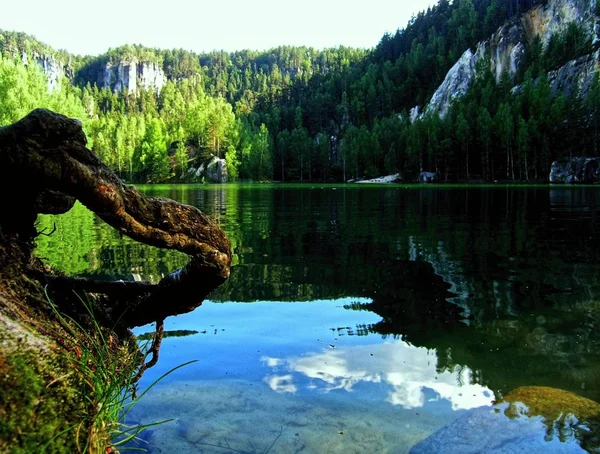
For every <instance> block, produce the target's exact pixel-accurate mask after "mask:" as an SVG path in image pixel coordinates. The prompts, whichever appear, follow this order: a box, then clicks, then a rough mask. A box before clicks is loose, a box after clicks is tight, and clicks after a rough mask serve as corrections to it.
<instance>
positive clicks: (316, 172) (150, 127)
mask: <svg viewBox="0 0 600 454" xmlns="http://www.w3.org/2000/svg"><path fill="white" fill-rule="evenodd" d="M539 3H544V2H539V1H523V0H455V1H453V2H450V1H448V0H439V2H438V3H437V5H435V6H433V7H431V8H429V9H428V10H427V11H423V12H421V13H419V14H417V15H416V16H414V17H413V18H412V19H411V21H410V22H409V23H408V24H407V25H406V26H405V27H404V28H402V29H398V30H397V32H396V33H395V34H385V35H384V36H383V37H382V38H381V40H380V42H379V43H377V44H376V45H375V46H374V48H372V49H353V48H348V47H337V48H332V49H324V50H316V49H313V48H308V47H286V46H282V47H278V48H274V49H270V50H266V51H253V50H243V51H237V52H232V53H226V52H218V51H215V52H211V53H207V54H196V53H193V52H190V51H185V50H182V49H179V50H177V49H174V50H160V49H149V48H145V47H142V46H139V45H133V46H131V45H128V46H123V47H119V48H117V49H110V50H109V51H108V52H107V53H106V54H104V55H102V56H99V57H90V56H74V55H70V54H68V53H67V52H66V51H58V52H57V51H54V50H53V49H51V48H49V47H48V46H46V45H44V44H43V43H40V42H39V41H37V40H35V39H34V38H33V37H31V36H28V35H25V34H23V33H18V32H0V54H1V57H0V124H2V125H4V124H10V123H12V122H14V121H16V120H17V119H19V118H21V117H22V116H24V115H25V114H27V113H28V112H29V111H30V110H32V109H33V108H35V107H48V108H50V109H53V110H55V111H57V112H61V113H63V114H65V115H68V116H71V117H76V118H79V119H81V120H82V122H83V126H84V130H85V132H86V134H87V137H88V141H89V147H90V148H91V149H92V150H93V151H94V152H96V153H97V154H98V155H99V156H100V157H101V158H102V159H103V160H104V162H105V163H107V164H108V165H109V166H110V167H111V168H112V169H113V170H114V171H115V172H117V173H118V175H119V176H120V177H121V178H123V179H125V180H127V181H130V182H142V183H159V182H180V181H192V180H191V178H192V177H191V173H190V169H192V168H196V167H198V166H199V165H200V163H201V162H204V161H206V160H207V159H208V158H210V157H211V156H217V157H219V158H224V159H225V161H226V166H227V171H228V179H229V181H238V180H241V181H300V182H308V181H310V182H339V181H347V180H349V179H360V178H373V177H377V176H380V175H387V174H394V173H400V174H401V175H402V176H403V178H404V180H405V181H415V180H416V179H417V178H418V176H419V174H420V173H421V172H422V171H429V172H436V173H437V175H438V178H439V180H440V181H444V182H456V181H515V182H536V181H538V182H543V181H547V179H548V174H549V170H550V165H551V163H552V161H553V160H555V159H557V158H560V157H564V156H580V155H586V156H596V155H597V154H598V133H599V132H598V124H599V119H598V106H599V105H600V82H599V80H598V76H596V78H595V81H594V83H593V85H592V88H591V90H590V92H589V94H588V96H587V97H586V98H585V99H579V98H575V97H573V98H568V97H566V96H563V95H556V94H554V93H553V92H552V90H551V87H550V85H549V83H548V81H547V78H546V77H545V75H546V73H547V72H548V71H549V70H552V69H556V68H558V67H560V66H561V65H563V64H564V63H565V62H567V61H569V60H571V59H573V58H576V57H578V56H581V55H585V54H587V53H589V52H590V51H592V50H594V49H595V47H594V44H593V43H592V38H591V37H590V36H589V33H587V32H586V31H585V30H584V29H583V28H582V27H581V26H580V25H577V24H575V23H573V24H571V25H570V26H569V27H568V28H567V30H566V31H565V32H563V33H560V34H558V35H555V36H553V37H552V39H551V41H550V43H549V44H548V45H547V46H542V44H541V41H540V40H539V38H534V39H533V40H532V42H531V43H529V44H528V46H527V48H526V49H525V56H524V59H525V62H524V64H523V65H522V68H523V69H522V70H520V71H519V72H518V74H516V75H515V76H514V77H512V78H511V77H509V76H508V75H506V77H503V78H501V80H500V81H499V82H497V81H496V78H495V77H494V75H493V74H492V73H491V71H490V70H489V68H487V67H486V66H485V65H481V67H479V68H478V69H477V77H476V80H475V83H474V84H473V85H472V86H471V88H470V89H469V91H468V92H467V94H466V95H465V96H464V97H462V98H460V99H459V100H457V101H456V102H454V103H453V104H452V105H451V106H450V109H449V112H448V114H447V115H445V116H444V117H443V118H440V116H438V115H423V116H420V117H418V118H416V119H412V120H411V118H410V110H411V109H412V108H413V107H414V106H424V105H426V104H427V102H428V101H429V99H430V98H431V96H432V94H433V93H434V91H435V90H436V88H437V87H438V86H439V85H440V83H441V82H442V81H443V79H444V77H445V75H446V73H447V72H448V70H449V69H450V68H451V67H452V65H453V64H454V63H455V62H456V61H457V59H458V58H459V57H460V56H461V55H462V54H463V52H464V51H465V50H466V49H469V48H471V49H474V48H475V47H476V45H477V43H478V42H480V41H481V40H483V39H485V38H487V37H489V36H490V35H491V34H492V33H493V32H494V31H495V30H496V29H497V28H498V27H499V26H500V25H502V24H503V23H504V22H505V21H507V20H510V19H511V18H514V17H515V16H516V15H519V14H521V13H522V12H523V11H526V10H527V9H528V8H531V7H534V6H535V5H537V4H539ZM23 53H26V54H28V55H48V54H50V55H52V56H53V57H54V58H56V59H61V60H62V61H66V60H67V59H68V61H69V65H70V66H69V68H70V72H71V73H72V74H70V76H71V77H70V79H69V80H64V81H63V82H62V83H61V84H60V88H59V89H55V90H50V91H49V90H48V87H47V83H46V77H45V75H44V74H43V73H42V71H41V70H40V68H39V67H38V65H32V64H29V65H27V64H25V63H24V62H23V58H22V54H23ZM132 58H135V59H137V61H152V62H156V63H157V64H158V66H159V67H160V68H162V70H163V71H164V74H165V76H166V84H165V85H164V86H163V87H162V89H161V90H155V89H139V90H137V91H136V92H131V93H129V92H126V91H112V90H110V89H108V88H99V87H98V84H97V81H98V78H99V77H100V76H101V73H102V71H103V68H105V67H106V64H107V63H109V62H112V63H116V62H119V61H123V60H127V59H132ZM513 87H517V89H514V88H513Z"/></svg>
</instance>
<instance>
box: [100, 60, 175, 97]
mask: <svg viewBox="0 0 600 454" xmlns="http://www.w3.org/2000/svg"><path fill="white" fill-rule="evenodd" d="M166 81H167V79H166V76H165V73H164V71H163V69H162V68H161V67H160V65H159V64H158V63H157V62H153V61H140V62H138V61H137V59H136V58H132V59H131V60H120V61H118V62H116V63H113V62H110V61H109V62H107V63H106V66H105V67H104V71H103V72H102V74H101V75H100V77H99V80H97V84H98V87H100V88H108V89H110V90H112V91H128V92H131V93H136V92H137V91H138V90H139V89H141V88H144V89H146V90H149V89H151V88H154V89H155V90H156V91H157V92H160V90H161V89H162V87H163V86H164V85H165V83H166Z"/></svg>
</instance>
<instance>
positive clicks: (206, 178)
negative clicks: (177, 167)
mask: <svg viewBox="0 0 600 454" xmlns="http://www.w3.org/2000/svg"><path fill="white" fill-rule="evenodd" d="M190 170H191V171H192V172H193V173H194V179H195V180H196V181H201V182H208V183H227V162H226V161H225V159H221V158H217V157H216V156H212V157H211V158H210V159H209V160H208V161H205V162H203V163H202V164H201V165H200V167H198V168H197V169H195V170H194V169H190Z"/></svg>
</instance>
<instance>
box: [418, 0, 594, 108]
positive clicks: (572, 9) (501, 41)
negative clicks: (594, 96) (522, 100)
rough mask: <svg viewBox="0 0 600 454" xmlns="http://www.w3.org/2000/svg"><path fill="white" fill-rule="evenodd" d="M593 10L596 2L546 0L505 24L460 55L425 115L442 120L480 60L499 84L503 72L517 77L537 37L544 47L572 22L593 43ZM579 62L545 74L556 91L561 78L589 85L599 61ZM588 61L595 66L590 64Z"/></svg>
mask: <svg viewBox="0 0 600 454" xmlns="http://www.w3.org/2000/svg"><path fill="white" fill-rule="evenodd" d="M595 8H596V0H549V1H548V3H547V4H546V5H538V6H536V7H534V8H532V9H531V10H529V11H527V12H525V13H524V14H522V15H521V16H520V17H515V18H513V19H512V20H510V21H508V22H507V23H506V24H505V25H503V26H502V27H500V28H499V29H498V30H497V31H496V33H494V34H493V35H492V36H491V37H490V38H489V39H487V40H485V41H483V42H481V43H479V44H478V46H477V49H476V51H475V52H473V51H472V50H471V49H467V50H466V51H465V52H464V53H463V55H462V56H461V57H460V59H459V60H458V61H457V62H456V63H455V64H454V66H453V67H452V68H451V69H450V71H448V74H447V75H446V77H445V79H444V81H443V82H442V84H441V85H440V86H439V88H438V89H437V90H436V92H435V93H434V94H433V96H432V98H431V100H430V102H429V104H428V105H427V107H426V108H425V111H424V114H425V115H429V114H437V115H439V116H440V117H442V118H444V117H445V115H446V114H447V113H448V109H449V107H450V103H451V102H452V100H453V99H455V98H457V97H460V96H463V95H464V94H465V93H466V92H467V90H468V89H469V87H470V86H471V84H472V83H473V80H474V78H475V72H476V69H477V67H478V64H479V62H480V61H481V60H482V59H488V64H489V67H490V70H491V71H492V74H494V76H495V77H496V81H497V82H499V81H500V79H501V77H502V74H503V73H505V72H506V73H507V74H508V76H509V77H510V78H512V77H513V76H514V75H515V74H516V72H517V71H518V70H519V67H520V64H521V62H522V57H523V54H524V52H525V46H526V44H527V43H529V42H531V41H532V40H533V39H534V38H535V37H536V36H539V37H540V40H541V42H542V46H544V47H545V46H547V45H548V43H549V42H550V39H551V38H552V36H554V35H555V34H556V33H560V32H563V31H565V30H566V29H567V27H568V26H569V24H570V23H572V22H575V23H578V24H580V25H582V26H583V28H584V30H586V31H587V32H588V33H589V34H590V36H591V37H592V38H593V39H594V40H596V39H597V33H596V30H597V28H598V21H597V19H596V17H595V14H594V11H595ZM578 60H580V61H577V60H573V61H572V62H569V63H568V64H567V65H565V67H566V68H565V69H563V68H561V69H560V70H558V71H554V72H552V73H550V74H549V75H548V77H549V80H550V81H551V84H552V85H553V88H554V89H555V90H556V89H558V86H559V85H560V84H561V83H564V82H563V81H564V79H563V78H564V77H568V79H569V80H575V79H577V78H579V79H581V81H582V83H584V84H589V82H590V81H591V77H589V74H590V73H593V72H594V71H595V69H597V61H598V58H597V57H596V58H593V57H589V58H588V57H585V58H583V60H585V61H582V59H578ZM591 61H595V62H596V63H590V62H591ZM593 64H595V65H596V68H595V69H594V68H592V66H591V65H593ZM575 68H579V69H581V71H583V74H582V75H577V74H576V71H575ZM592 76H593V74H592ZM563 92H564V91H563Z"/></svg>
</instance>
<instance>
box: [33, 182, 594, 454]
mask: <svg viewBox="0 0 600 454" xmlns="http://www.w3.org/2000/svg"><path fill="white" fill-rule="evenodd" d="M143 189H144V191H146V192H147V193H148V194H149V195H153V196H160V197H170V198H173V199H176V200H179V201H182V202H185V203H189V204H192V205H196V206H198V207H199V208H201V209H202V210H203V211H205V212H207V213H208V214H210V215H212V216H214V217H215V218H216V219H217V221H218V222H219V224H220V225H221V226H222V227H223V229H224V230H225V231H226V232H227V234H228V237H229V238H230V239H231V240H232V244H233V246H234V253H235V258H234V265H235V266H234V267H233V269H232V275H231V278H230V279H229V281H228V282H227V283H226V284H225V285H224V286H222V287H221V288H220V289H218V290H217V291H215V292H214V293H213V295H211V298H210V301H207V302H205V303H204V304H203V305H202V306H201V307H199V308H198V309H197V310H196V311H194V312H192V313H189V314H185V315H182V316H179V317H171V318H170V319H167V321H166V330H167V331H168V334H171V336H169V337H166V338H165V339H164V341H163V347H162V351H161V358H160V361H159V364H158V365H157V366H155V367H154V368H153V369H150V370H149V371H148V372H147V373H146V375H145V376H144V378H143V380H142V383H141V386H142V388H143V387H144V386H147V385H148V384H149V383H151V382H152V381H153V380H154V379H156V378H157V377H158V376H160V375H161V374H163V373H164V372H166V371H168V370H169V369H170V368H172V367H175V366H177V365H179V364H182V363H184V362H187V361H189V360H193V359H196V360H198V361H197V362H196V363H194V364H191V365H188V366H186V367H184V368H182V369H179V370H178V371H176V372H175V373H174V374H172V375H170V376H168V377H167V378H165V379H164V380H163V381H161V383H160V384H159V385H157V386H156V387H155V388H154V389H153V390H152V391H151V392H149V393H148V394H147V395H146V396H145V397H144V399H143V400H142V401H141V402H140V403H139V404H138V405H137V406H136V408H135V411H134V413H133V415H132V419H133V420H134V421H135V422H137V421H139V422H142V423H148V422H153V421H158V420H162V419H167V418H174V419H175V421H174V422H171V423H167V424H164V425H161V426H157V427H155V428H153V429H152V431H148V433H147V434H146V436H145V438H146V440H147V441H148V444H147V446H146V447H147V448H148V449H149V450H150V452H156V453H158V452H162V453H167V452H177V453H179V452H181V453H187V452H218V453H222V452H263V453H264V452H272V453H274V452H283V453H287V452H301V451H302V452H344V453H345V452H357V453H358V452H360V453H364V452H374V453H375V452H376V453H380V452H408V451H410V450H411V449H413V450H414V452H433V451H435V452H515V451H517V450H522V451H523V452H534V451H544V452H577V451H580V450H581V447H582V446H583V448H585V449H588V450H593V449H596V448H597V447H598V444H595V443H596V441H594V440H595V439H596V438H594V437H595V434H594V428H593V427H594V426H592V425H588V426H586V427H584V428H583V429H582V430H574V429H573V430H571V429H569V430H570V432H569V430H567V431H566V432H565V430H564V427H562V428H556V430H555V428H553V427H552V424H551V423H550V424H548V422H547V421H542V420H540V418H538V419H536V418H520V419H519V418H517V419H509V418H506V417H505V416H504V413H503V412H496V411H494V412H493V413H490V412H492V411H493V410H494V409H493V408H492V404H493V402H494V400H496V399H500V398H501V397H502V396H504V395H506V394H507V393H509V392H510V391H512V390H514V389H516V388H518V387H520V386H551V387H554V388H559V389H562V390H567V391H571V392H574V393H576V394H578V395H580V396H583V397H586V398H589V399H592V400H595V401H600V387H599V386H598V385H599V384H600V362H599V359H600V331H599V330H598V325H599V324H600V300H599V298H598V295H599V291H600V282H599V277H600V273H599V271H600V267H599V265H600V254H599V253H600V239H599V236H598V234H597V232H598V229H599V228H600V217H599V214H600V197H599V196H600V188H548V187H542V188H424V187H411V188H404V187H402V186H385V187H381V186H378V187H357V186H320V185H315V186H309V185H305V186H300V187H298V186H266V185H256V186H252V185H247V186H243V185H230V186H150V187H145V188H143ZM53 223H56V226H57V232H56V233H55V234H54V235H52V236H51V237H44V236H42V237H40V240H39V254H40V255H41V256H42V257H44V259H45V260H46V261H47V262H48V263H50V264H52V265H54V266H56V267H58V268H62V269H64V270H65V271H67V272H68V273H70V274H72V275H82V276H88V277H94V278H97V279H132V280H133V279H144V280H153V281H156V280H158V279H160V277H161V276H162V275H164V274H165V273H167V272H169V271H172V270H174V269H176V268H177V267H179V266H181V265H182V264H184V263H185V262H186V260H187V259H186V257H185V256H182V255H181V254H178V253H175V252H172V251H162V250H158V249H154V248H151V247H146V246H143V245H139V244H137V243H135V242H133V241H131V240H128V239H122V238H120V237H119V235H118V234H116V233H115V232H113V231H112V230H111V229H110V228H109V227H106V226H105V225H103V224H102V222H101V221H100V220H98V219H97V218H96V217H95V216H94V215H93V214H92V213H90V212H88V211H87V210H86V209H85V208H83V207H82V206H76V207H75V208H74V209H73V210H72V211H71V212H69V213H67V214H66V215H63V216H60V217H51V216H44V217H42V218H40V225H39V227H38V228H39V229H41V228H44V227H48V228H49V230H50V229H51V227H52V225H53ZM182 330H187V331H195V332H196V333H194V334H190V335H187V336H178V335H181V334H186V332H183V331H182ZM151 331H152V327H151V326H147V327H142V328H139V329H136V334H143V333H148V332H151ZM187 334H189V332H188V333H187ZM490 415H492V416H490ZM574 424H575V423H574ZM575 425H576V424H575ZM569 427H570V426H569ZM582 433H583V434H584V436H583V437H582V435H581V434H582ZM585 434H587V435H585ZM429 437H431V438H429ZM586 437H587V438H586ZM423 440H427V441H425V442H424V441H423ZM461 440H462V441H461ZM419 442H421V444H418V443H419ZM461 443H462V444H461ZM415 445H416V446H415Z"/></svg>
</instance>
